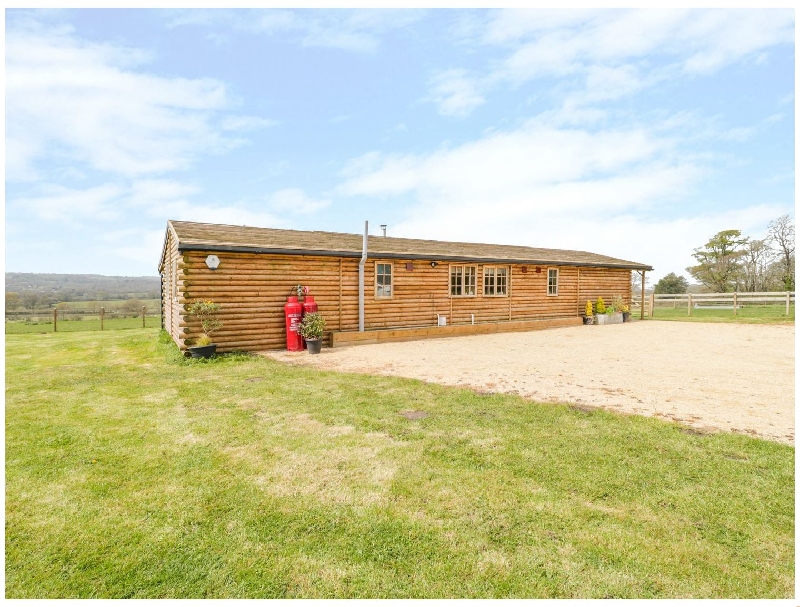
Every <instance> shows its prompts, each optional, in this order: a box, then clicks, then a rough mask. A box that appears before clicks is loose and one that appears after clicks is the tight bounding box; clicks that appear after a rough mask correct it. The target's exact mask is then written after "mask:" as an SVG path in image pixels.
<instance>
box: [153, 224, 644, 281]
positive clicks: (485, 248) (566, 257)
mask: <svg viewBox="0 0 800 607" xmlns="http://www.w3.org/2000/svg"><path fill="white" fill-rule="evenodd" d="M167 224H168V229H171V230H172V231H173V233H174V234H175V237H176V239H177V241H178V250H179V251H209V252H241V253H278V254H284V255H324V256H335V257H358V258H360V257H361V246H362V238H363V235H361V234H344V233H339V232H318V231H301V230H279V229H273V228H254V227H248V226H234V225H222V224H211V223H195V222H190V221H169V222H167ZM165 244H166V242H165ZM367 255H368V257H369V258H376V257H379V258H383V259H424V260H428V261H464V262H480V263H518V264H530V265H570V266H591V267H603V268H623V269H631V270H652V269H653V268H652V267H651V266H649V265H647V264H642V263H637V262H634V261H627V260H624V259H616V258H614V257H608V256H606V255H598V254H597V253H589V252H586V251H568V250H564V249H542V248H536V247H524V246H517V245H499V244H482V243H475V242H447V241H439V240H421V239H417V238H395V237H393V236H369V239H368V243H367ZM163 260H164V254H163V252H162V260H161V264H160V265H161V266H163ZM160 269H161V268H160V267H159V270H160Z"/></svg>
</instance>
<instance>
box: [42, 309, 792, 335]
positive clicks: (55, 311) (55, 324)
mask: <svg viewBox="0 0 800 607" xmlns="http://www.w3.org/2000/svg"><path fill="white" fill-rule="evenodd" d="M787 309H788V308H787ZM56 331H58V308H53V333H55V332H56Z"/></svg>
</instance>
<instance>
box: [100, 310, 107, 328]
mask: <svg viewBox="0 0 800 607" xmlns="http://www.w3.org/2000/svg"><path fill="white" fill-rule="evenodd" d="M105 315H106V309H105V308H100V330H101V331H102V330H103V317H104V316H105Z"/></svg>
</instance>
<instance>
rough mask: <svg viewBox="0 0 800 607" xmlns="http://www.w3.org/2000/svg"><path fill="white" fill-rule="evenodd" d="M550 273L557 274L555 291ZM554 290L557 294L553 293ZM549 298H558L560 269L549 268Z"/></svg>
mask: <svg viewBox="0 0 800 607" xmlns="http://www.w3.org/2000/svg"><path fill="white" fill-rule="evenodd" d="M550 272H555V276H556V284H555V285H554V286H555V289H551V284H550ZM554 290H555V292H553V291H554ZM547 296H548V297H558V268H547Z"/></svg>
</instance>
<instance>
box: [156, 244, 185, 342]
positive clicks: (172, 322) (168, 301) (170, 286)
mask: <svg viewBox="0 0 800 607" xmlns="http://www.w3.org/2000/svg"><path fill="white" fill-rule="evenodd" d="M166 238H167V243H166V255H165V259H164V269H163V271H162V278H161V285H162V289H161V306H162V309H163V314H164V329H165V330H166V331H167V332H168V333H169V334H170V335H171V336H172V339H174V340H175V341H176V342H177V343H178V345H182V344H181V342H180V324H181V321H182V316H183V308H182V306H181V305H180V299H179V297H176V296H175V295H176V293H178V294H180V284H179V281H180V278H181V275H182V269H181V268H180V265H181V262H182V259H181V255H180V253H178V246H177V241H176V240H175V237H174V234H173V233H172V231H171V230H167V237H166ZM176 282H177V283H178V284H177V285H176Z"/></svg>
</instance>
